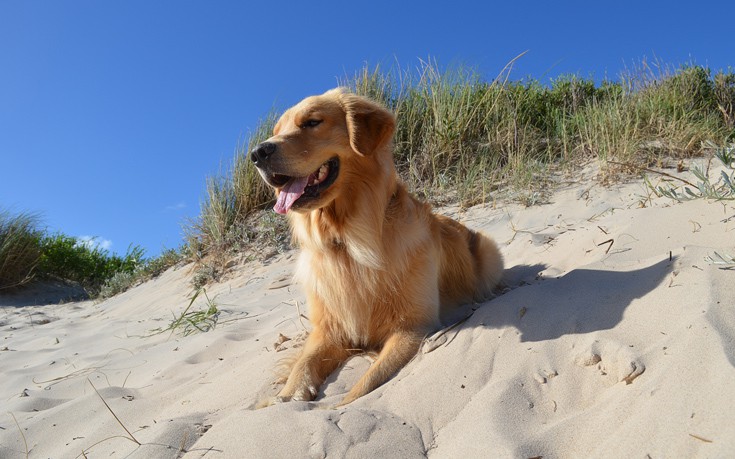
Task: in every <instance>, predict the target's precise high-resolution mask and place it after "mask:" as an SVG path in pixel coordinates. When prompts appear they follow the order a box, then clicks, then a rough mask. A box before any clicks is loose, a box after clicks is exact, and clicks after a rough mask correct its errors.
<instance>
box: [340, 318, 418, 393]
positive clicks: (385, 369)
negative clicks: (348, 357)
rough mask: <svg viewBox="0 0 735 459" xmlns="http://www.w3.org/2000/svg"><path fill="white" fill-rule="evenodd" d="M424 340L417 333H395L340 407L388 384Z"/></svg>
mask: <svg viewBox="0 0 735 459" xmlns="http://www.w3.org/2000/svg"><path fill="white" fill-rule="evenodd" d="M423 339H424V334H423V333H419V332H415V331H397V332H395V333H393V334H392V335H391V336H390V337H389V338H388V340H387V341H386V342H385V345H383V349H381V351H380V353H379V354H378V359H377V360H376V361H375V363H373V364H372V366H371V367H370V368H369V369H368V371H367V372H366V373H365V374H364V375H363V377H362V378H360V380H359V381H358V382H357V384H355V385H354V386H353V387H352V389H351V390H350V391H349V392H348V393H347V395H346V396H345V398H344V399H343V400H342V402H341V403H340V404H339V405H338V406H342V405H346V404H348V403H350V402H352V401H354V400H355V399H357V398H359V397H362V396H363V395H365V394H367V393H369V392H371V391H372V390H373V389H375V388H377V387H378V386H380V385H381V384H383V383H384V382H386V381H387V380H388V378H390V377H391V376H393V374H394V373H396V372H397V371H398V370H400V369H401V368H403V366H404V365H406V364H407V363H408V362H409V361H410V360H411V359H412V358H413V357H414V356H415V355H416V353H417V352H418V350H419V346H420V345H421V341H422V340H423Z"/></svg>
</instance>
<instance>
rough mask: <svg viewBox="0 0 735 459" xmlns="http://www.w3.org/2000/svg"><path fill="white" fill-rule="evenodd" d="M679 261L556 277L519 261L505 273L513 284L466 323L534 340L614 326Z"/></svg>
mask: <svg viewBox="0 0 735 459" xmlns="http://www.w3.org/2000/svg"><path fill="white" fill-rule="evenodd" d="M673 262H674V260H669V259H665V260H662V261H660V262H658V263H655V264H653V265H650V266H647V267H645V268H641V269H636V270H632V271H607V270H600V269H575V270H572V271H570V272H568V273H566V274H565V275H563V276H561V277H558V278H553V279H543V278H542V277H541V276H539V273H540V272H542V271H543V270H544V269H546V266H544V265H520V266H515V267H513V268H510V269H508V270H507V271H506V273H505V276H504V281H505V283H506V284H507V285H508V286H509V288H510V290H509V291H506V293H504V294H501V295H500V296H498V297H496V298H494V299H492V300H490V301H488V302H486V303H483V304H481V305H475V307H476V310H475V311H474V314H473V315H472V317H471V318H470V319H468V320H466V322H465V323H463V324H461V327H470V326H481V327H487V328H500V327H503V326H507V325H511V326H514V327H516V328H517V329H518V330H519V331H520V333H521V340H522V341H533V342H536V341H544V340H552V339H556V338H559V337H561V336H564V335H570V334H584V333H591V332H595V331H601V330H609V329H612V328H614V327H615V326H616V325H618V324H619V323H620V321H621V320H622V318H623V315H624V313H625V311H626V309H627V308H628V306H630V304H631V303H632V302H633V301H635V300H636V299H639V298H642V297H644V296H646V295H647V294H648V293H649V292H651V291H652V290H654V289H655V288H656V287H657V286H659V285H660V284H661V283H662V282H663V281H664V279H665V278H666V277H667V276H668V275H669V273H671V267H672V265H673ZM478 306H479V307H478Z"/></svg>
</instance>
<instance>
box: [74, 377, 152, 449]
mask: <svg viewBox="0 0 735 459" xmlns="http://www.w3.org/2000/svg"><path fill="white" fill-rule="evenodd" d="M87 381H88V382H89V385H90V386H92V389H94V392H95V393H96V394H97V396H98V397H99V398H100V400H102V403H104V404H105V407H107V410H108V411H109V412H110V414H112V416H113V417H114V418H115V420H116V421H117V423H118V424H120V427H122V428H123V430H125V432H126V433H127V434H128V437H123V438H128V439H129V440H131V441H133V442H135V443H137V444H138V446H140V445H141V443H140V442H139V441H138V440H137V439H136V438H135V436H133V434H132V433H130V431H129V430H128V428H127V427H125V424H123V423H122V421H121V420H120V418H118V417H117V415H116V414H115V412H114V411H112V408H110V405H108V404H107V402H106V401H105V399H104V398H103V397H102V395H101V394H100V393H99V391H98V390H97V388H96V387H94V384H92V381H91V380H90V379H89V378H87Z"/></svg>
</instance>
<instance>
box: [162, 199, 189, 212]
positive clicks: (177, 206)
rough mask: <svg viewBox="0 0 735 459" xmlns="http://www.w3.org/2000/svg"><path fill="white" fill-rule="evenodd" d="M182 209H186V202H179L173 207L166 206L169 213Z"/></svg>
mask: <svg viewBox="0 0 735 459" xmlns="http://www.w3.org/2000/svg"><path fill="white" fill-rule="evenodd" d="M182 209H186V203H185V202H184V201H181V202H177V203H176V204H174V205H171V206H166V210H167V211H175V210H182Z"/></svg>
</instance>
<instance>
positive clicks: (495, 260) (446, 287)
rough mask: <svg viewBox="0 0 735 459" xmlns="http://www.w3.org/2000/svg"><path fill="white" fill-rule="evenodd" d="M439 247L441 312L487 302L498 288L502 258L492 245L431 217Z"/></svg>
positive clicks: (439, 217) (447, 221) (474, 233)
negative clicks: (462, 305) (478, 302)
mask: <svg viewBox="0 0 735 459" xmlns="http://www.w3.org/2000/svg"><path fill="white" fill-rule="evenodd" d="M434 218H435V220H434V225H435V226H436V227H438V233H439V234H440V238H439V240H438V241H437V243H438V244H439V245H440V247H441V268H440V271H439V293H440V301H441V306H442V309H445V310H446V309H448V308H452V307H454V306H457V305H460V304H465V303H469V302H472V301H482V300H485V299H487V298H488V297H489V296H490V295H491V293H492V289H493V288H494V287H495V286H497V285H498V283H499V282H500V278H501V276H502V272H503V258H502V256H501V254H500V250H498V247H497V245H496V244H495V242H494V241H493V240H492V239H490V238H489V237H487V236H485V235H484V234H482V233H480V232H477V231H473V230H471V229H469V228H467V227H466V226H464V225H462V224H461V223H459V222H457V221H455V220H452V219H451V218H448V217H445V216H443V215H435V216H434Z"/></svg>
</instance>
